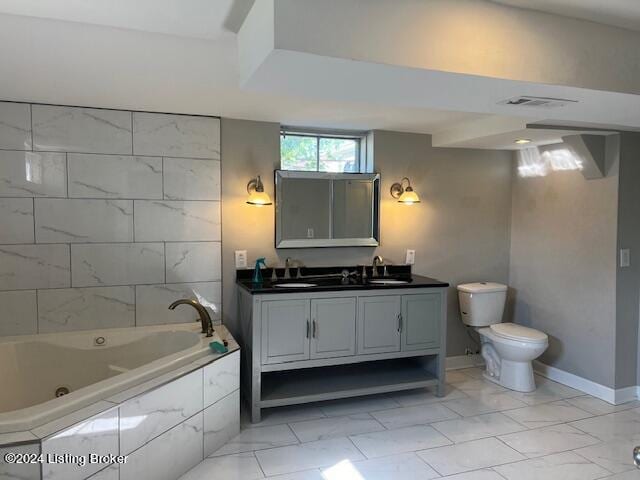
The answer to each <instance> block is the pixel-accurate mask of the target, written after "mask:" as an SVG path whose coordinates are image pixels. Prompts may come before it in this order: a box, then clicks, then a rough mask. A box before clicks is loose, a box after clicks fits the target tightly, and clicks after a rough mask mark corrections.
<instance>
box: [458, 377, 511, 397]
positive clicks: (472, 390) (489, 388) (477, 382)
mask: <svg viewBox="0 0 640 480" xmlns="http://www.w3.org/2000/svg"><path fill="white" fill-rule="evenodd" d="M455 387H456V388H457V389H458V390H461V391H462V392H464V393H466V394H467V395H472V394H476V395H478V394H481V393H495V392H507V391H508V390H507V389H506V388H504V387H502V386H500V385H498V384H497V383H493V382H490V381H488V380H484V379H482V378H471V377H469V379H468V380H464V381H462V382H458V383H456V384H455Z"/></svg>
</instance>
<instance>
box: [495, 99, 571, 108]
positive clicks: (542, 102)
mask: <svg viewBox="0 0 640 480" xmlns="http://www.w3.org/2000/svg"><path fill="white" fill-rule="evenodd" d="M568 103H578V101H577V100H569V99H567V98H550V97H527V96H520V97H512V98H508V99H506V100H502V101H500V102H498V105H510V106H515V107H536V108H556V107H564V106H565V105H567V104H568Z"/></svg>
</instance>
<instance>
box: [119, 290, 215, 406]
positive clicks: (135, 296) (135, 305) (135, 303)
mask: <svg viewBox="0 0 640 480" xmlns="http://www.w3.org/2000/svg"><path fill="white" fill-rule="evenodd" d="M131 286H132V287H133V326H134V327H137V326H138V286H137V285H131ZM203 405H204V402H203Z"/></svg>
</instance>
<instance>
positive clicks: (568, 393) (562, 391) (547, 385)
mask: <svg viewBox="0 0 640 480" xmlns="http://www.w3.org/2000/svg"><path fill="white" fill-rule="evenodd" d="M509 395H511V396H512V397H514V398H517V399H518V400H520V401H522V402H524V403H526V404H527V405H538V404H540V403H549V402H554V401H558V400H564V399H565V398H572V397H577V396H580V395H582V392H580V391H578V390H575V389H573V388H570V387H567V386H565V385H561V384H559V383H556V382H553V381H551V380H549V379H547V378H544V377H540V376H536V389H535V390H534V391H533V392H529V393H523V392H514V391H512V390H509Z"/></svg>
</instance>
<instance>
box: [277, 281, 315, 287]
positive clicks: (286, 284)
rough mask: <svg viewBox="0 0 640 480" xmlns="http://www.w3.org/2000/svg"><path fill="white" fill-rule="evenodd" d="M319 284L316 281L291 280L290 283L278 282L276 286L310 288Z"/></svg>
mask: <svg viewBox="0 0 640 480" xmlns="http://www.w3.org/2000/svg"><path fill="white" fill-rule="evenodd" d="M315 286H317V285H316V284H315V283H303V282H290V283H276V284H275V285H274V287H280V288H309V287H315Z"/></svg>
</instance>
